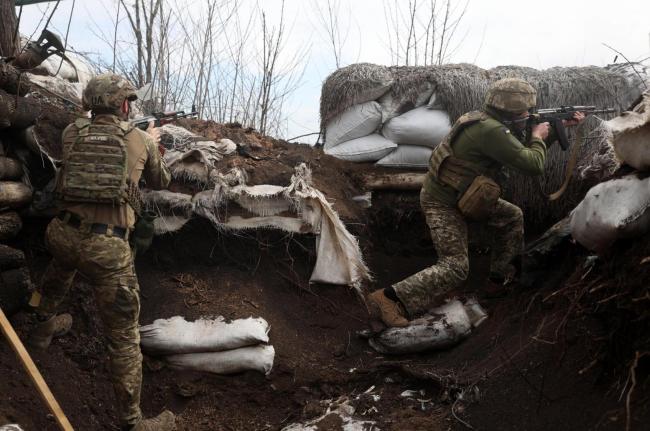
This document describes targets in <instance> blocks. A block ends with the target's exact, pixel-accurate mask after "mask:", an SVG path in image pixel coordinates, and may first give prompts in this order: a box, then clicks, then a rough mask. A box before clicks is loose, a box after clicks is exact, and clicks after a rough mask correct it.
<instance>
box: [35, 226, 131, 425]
mask: <svg viewBox="0 0 650 431" xmlns="http://www.w3.org/2000/svg"><path fill="white" fill-rule="evenodd" d="M46 245H47V247H48V249H49V251H50V252H51V253H52V255H53V256H54V259H53V260H52V261H51V263H50V265H49V266H48V267H47V269H46V271H45V274H44V276H43V280H42V283H41V287H40V290H41V295H42V298H41V302H40V304H39V306H38V308H37V310H36V312H37V313H38V314H39V315H41V316H42V317H44V318H47V317H51V316H53V315H54V314H56V312H57V309H58V306H59V304H60V303H61V302H62V301H63V299H64V298H65V296H66V294H67V292H68V290H69V289H70V286H71V285H72V281H73V279H74V276H75V274H76V272H77V271H79V272H80V273H81V274H83V275H84V276H85V277H87V278H88V280H90V283H91V285H92V286H93V290H94V295H95V301H96V304H97V308H98V310H99V316H100V318H101V320H102V324H103V328H104V336H105V337H106V339H107V341H108V353H109V357H110V371H111V380H112V383H113V388H114V390H115V395H116V398H117V405H118V415H119V418H120V422H121V424H122V425H123V426H130V425H134V424H135V423H136V422H137V421H138V420H140V418H141V416H142V415H141V412H140V387H141V384H142V354H141V353H140V334H139V332H138V318H139V315H140V298H139V287H138V280H137V277H136V274H135V269H134V267H133V259H132V256H131V250H130V248H129V244H128V243H127V242H126V241H124V240H122V239H120V238H116V237H111V236H106V235H98V234H95V233H91V232H89V230H88V228H87V225H84V224H82V226H81V227H80V228H79V229H76V228H74V227H72V226H69V225H67V224H65V223H63V222H62V221H61V220H59V219H54V220H52V222H51V223H50V225H49V226H48V228H47V232H46Z"/></svg>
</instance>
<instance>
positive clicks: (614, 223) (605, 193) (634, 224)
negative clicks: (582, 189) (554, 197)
mask: <svg viewBox="0 0 650 431" xmlns="http://www.w3.org/2000/svg"><path fill="white" fill-rule="evenodd" d="M648 208H650V178H645V179H642V180H640V179H639V178H637V176H636V175H635V174H632V175H628V176H626V177H623V178H619V179H615V180H611V181H606V182H604V183H600V184H598V185H596V186H594V187H592V188H591V189H590V190H589V191H588V192H587V195H586V196H585V198H584V199H583V200H582V202H580V203H579V204H578V206H577V207H576V208H575V209H574V210H573V211H572V212H571V215H570V226H571V235H572V236H573V238H574V239H575V240H576V241H578V242H579V243H580V244H582V245H583V246H584V247H586V248H588V249H590V250H593V251H596V252H599V253H601V252H604V251H605V250H607V248H608V247H609V246H611V245H612V244H613V243H614V241H616V240H617V239H618V238H630V237H635V236H639V235H643V234H644V233H646V232H648V230H649V228H650V211H648Z"/></svg>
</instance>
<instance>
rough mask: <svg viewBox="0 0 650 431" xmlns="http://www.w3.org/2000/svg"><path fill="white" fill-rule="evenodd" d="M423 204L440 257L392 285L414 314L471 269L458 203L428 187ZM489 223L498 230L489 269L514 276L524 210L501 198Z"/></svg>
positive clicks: (503, 274) (520, 241)
mask: <svg viewBox="0 0 650 431" xmlns="http://www.w3.org/2000/svg"><path fill="white" fill-rule="evenodd" d="M420 204H421V206H422V211H423V212H424V215H425V217H426V221H427V224H428V225H429V229H430V230H431V239H432V240H433V245H434V247H435V249H436V253H437V254H438V260H437V262H436V263H435V265H433V266H430V267H429V268H425V269H423V270H422V271H420V272H418V273H416V274H414V275H412V276H410V277H408V278H406V279H404V280H402V281H400V282H398V283H396V284H394V285H393V289H394V290H395V293H396V294H397V296H398V298H399V299H400V301H401V302H402V303H403V304H404V306H405V308H406V311H407V312H408V314H409V315H410V316H411V317H413V316H414V315H416V314H418V313H421V312H423V311H425V310H427V309H428V308H430V307H431V306H432V305H434V301H435V300H436V299H437V298H439V297H440V296H442V295H444V294H446V293H447V292H449V291H450V290H452V289H455V288H457V287H459V286H460V285H461V284H462V283H463V282H464V281H465V280H466V279H467V276H468V273H469V258H468V251H467V242H468V240H467V223H466V221H465V219H464V218H463V216H462V215H461V214H460V212H459V211H458V209H457V208H456V207H454V206H450V205H446V204H444V203H442V202H440V201H438V200H437V199H435V198H434V197H432V196H431V195H430V194H429V193H427V191H426V190H425V189H422V191H421V192H420ZM486 225H487V226H489V227H492V228H493V229H494V230H495V232H494V233H495V244H494V245H493V250H492V261H491V269H490V272H491V273H494V274H495V275H497V274H498V275H499V276H501V277H503V278H505V279H511V278H512V277H513V276H514V267H513V265H512V264H511V261H512V259H513V258H514V257H515V256H516V255H517V254H519V253H520V252H521V247H522V244H523V215H522V212H521V210H520V209H519V208H518V207H517V206H515V205H513V204H511V203H509V202H507V201H505V200H503V199H499V201H498V202H497V204H496V206H495V208H494V210H493V211H492V213H491V214H490V216H489V217H488V219H487V221H486Z"/></svg>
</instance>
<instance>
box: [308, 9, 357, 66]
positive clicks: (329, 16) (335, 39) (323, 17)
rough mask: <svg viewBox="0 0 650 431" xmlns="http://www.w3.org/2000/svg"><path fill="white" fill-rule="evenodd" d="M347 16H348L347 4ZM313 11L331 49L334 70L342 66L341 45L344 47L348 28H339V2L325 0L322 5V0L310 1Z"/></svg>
mask: <svg viewBox="0 0 650 431" xmlns="http://www.w3.org/2000/svg"><path fill="white" fill-rule="evenodd" d="M347 4H348V10H347V14H348V15H349V14H350V11H349V3H347ZM312 6H313V10H314V11H315V12H316V16H317V18H318V22H319V24H320V27H321V28H322V29H323V30H324V32H325V35H326V37H327V40H328V43H329V44H330V47H331V49H332V54H333V56H334V62H335V64H336V68H337V69H338V68H340V67H341V66H342V64H343V45H345V43H346V41H347V39H348V35H349V31H350V27H349V25H347V26H345V28H344V29H343V28H341V26H342V23H341V14H342V12H341V1H340V0H326V1H325V4H324V5H323V1H322V0H312Z"/></svg>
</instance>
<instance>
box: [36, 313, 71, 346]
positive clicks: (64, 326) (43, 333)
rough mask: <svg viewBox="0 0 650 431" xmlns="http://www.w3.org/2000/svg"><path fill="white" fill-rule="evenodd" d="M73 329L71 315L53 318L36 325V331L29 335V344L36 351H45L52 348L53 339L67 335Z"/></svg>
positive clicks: (60, 315)
mask: <svg viewBox="0 0 650 431" xmlns="http://www.w3.org/2000/svg"><path fill="white" fill-rule="evenodd" d="M71 327H72V316H71V315H69V314H67V313H65V314H59V315H56V316H52V317H50V318H49V319H47V320H45V321H43V322H39V323H38V324H37V325H36V327H35V328H34V330H33V331H32V332H31V333H30V334H29V338H28V339H27V344H29V345H30V346H31V347H34V348H36V349H41V350H45V349H47V348H48V347H49V346H50V343H51V342H52V338H54V337H61V336H63V335H65V334H67V333H68V331H69V330H70V328H71Z"/></svg>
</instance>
